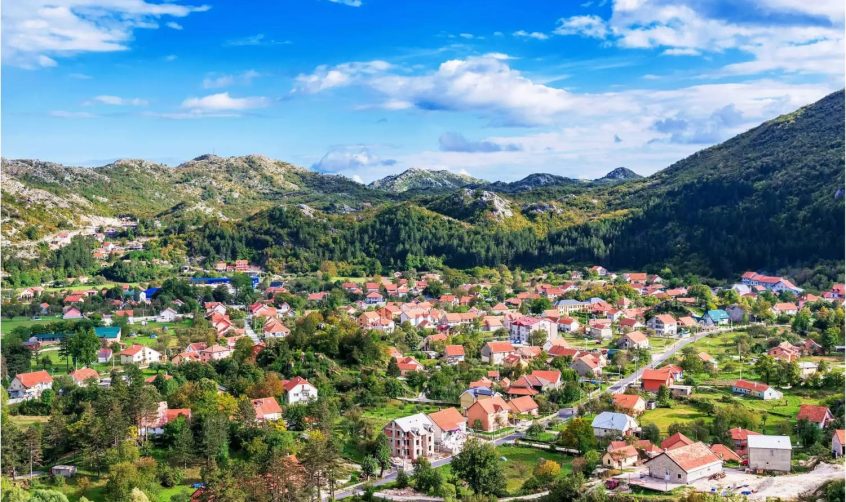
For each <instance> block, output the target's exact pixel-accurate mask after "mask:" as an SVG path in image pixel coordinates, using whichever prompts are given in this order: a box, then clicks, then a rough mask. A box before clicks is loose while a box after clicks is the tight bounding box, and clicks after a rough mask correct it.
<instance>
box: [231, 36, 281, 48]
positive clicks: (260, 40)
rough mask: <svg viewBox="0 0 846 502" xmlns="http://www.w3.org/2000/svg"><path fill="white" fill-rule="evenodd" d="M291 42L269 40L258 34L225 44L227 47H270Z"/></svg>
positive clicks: (234, 39) (235, 39)
mask: <svg viewBox="0 0 846 502" xmlns="http://www.w3.org/2000/svg"><path fill="white" fill-rule="evenodd" d="M290 43H291V41H290V40H275V39H272V38H267V37H266V36H265V35H264V33H257V34H255V35H248V36H246V37H241V38H233V39H230V40H227V41H226V42H224V43H223V45H224V46H226V47H249V46H270V45H288V44H290Z"/></svg>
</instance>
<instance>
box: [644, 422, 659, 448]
mask: <svg viewBox="0 0 846 502" xmlns="http://www.w3.org/2000/svg"><path fill="white" fill-rule="evenodd" d="M660 436H661V431H660V430H659V429H658V426H657V425H655V424H653V423H648V424H644V425H643V426H642V427H641V431H640V437H642V438H643V439H648V440H650V441H652V442H653V443H655V444H657V443H658V439H659V438H660Z"/></svg>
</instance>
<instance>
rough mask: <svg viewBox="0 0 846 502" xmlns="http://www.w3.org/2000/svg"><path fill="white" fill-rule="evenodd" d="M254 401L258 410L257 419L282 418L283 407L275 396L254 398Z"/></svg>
mask: <svg viewBox="0 0 846 502" xmlns="http://www.w3.org/2000/svg"><path fill="white" fill-rule="evenodd" d="M252 403H253V409H254V410H255V412H256V420H258V421H259V422H272V421H274V420H279V419H280V418H282V407H281V406H279V403H278V402H277V401H276V398H275V397H273V396H271V397H262V398H259V399H253V400H252Z"/></svg>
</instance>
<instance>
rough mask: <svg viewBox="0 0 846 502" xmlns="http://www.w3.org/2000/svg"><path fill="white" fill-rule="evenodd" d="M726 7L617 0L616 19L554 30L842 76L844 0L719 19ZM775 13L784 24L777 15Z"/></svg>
mask: <svg viewBox="0 0 846 502" xmlns="http://www.w3.org/2000/svg"><path fill="white" fill-rule="evenodd" d="M719 10H720V9H719V8H717V6H716V2H714V1H708V0H687V2H685V1H678V0H617V1H616V2H615V3H614V8H613V13H612V16H611V18H610V19H609V20H607V21H606V20H604V19H602V18H600V17H599V16H593V15H592V16H573V17H570V18H563V19H559V20H558V27H557V28H556V30H555V33H556V34H559V35H582V36H586V37H592V38H600V39H607V40H609V41H611V42H613V43H615V44H617V45H618V46H620V47H625V48H633V49H661V50H662V54H664V55H668V56H697V55H704V54H707V53H723V52H726V51H729V50H737V51H740V52H742V53H745V54H747V55H748V57H749V58H750V59H749V60H748V61H745V62H742V63H735V64H731V65H729V66H727V67H726V68H725V69H724V71H723V72H722V73H724V74H740V73H742V74H756V73H762V72H768V71H782V72H788V73H820V74H826V75H839V76H841V77H842V75H843V71H844V67H843V59H844V51H843V43H844V36H843V16H844V3H843V2H842V0H837V1H831V0H822V1H820V2H816V1H813V2H808V1H805V0H764V1H762V2H761V3H760V4H757V5H756V6H755V7H749V9H748V11H747V14H749V15H747V16H745V17H743V18H737V17H733V18H727V17H719V16H718V14H715V13H718V12H719ZM775 15H777V16H779V19H780V20H779V22H772V21H770V17H771V16H775ZM808 16H811V17H810V18H809V17H808ZM814 18H816V19H817V21H814ZM841 80H842V78H841Z"/></svg>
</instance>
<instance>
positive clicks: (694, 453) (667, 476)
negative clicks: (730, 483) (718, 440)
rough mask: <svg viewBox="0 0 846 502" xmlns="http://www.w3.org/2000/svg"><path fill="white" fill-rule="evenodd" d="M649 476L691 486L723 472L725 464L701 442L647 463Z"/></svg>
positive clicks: (668, 452) (670, 451)
mask: <svg viewBox="0 0 846 502" xmlns="http://www.w3.org/2000/svg"><path fill="white" fill-rule="evenodd" d="M646 466H647V468H648V470H649V476H650V477H653V478H657V479H661V480H665V481H669V482H671V483H678V484H689V483H692V482H693V481H696V480H697V479H702V478H708V477H710V476H712V475H714V474H717V473H720V472H722V471H723V462H722V460H720V458H719V457H718V456H717V455H715V454H714V452H712V451H711V450H710V449H709V448H708V447H707V446H705V445H704V444H703V443H701V442H697V443H692V444H688V445H685V446H681V447H679V448H674V449H672V450H667V451H665V452H664V453H662V454H660V455H658V456H656V457H654V458H651V459H649V460H647V461H646Z"/></svg>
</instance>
